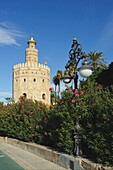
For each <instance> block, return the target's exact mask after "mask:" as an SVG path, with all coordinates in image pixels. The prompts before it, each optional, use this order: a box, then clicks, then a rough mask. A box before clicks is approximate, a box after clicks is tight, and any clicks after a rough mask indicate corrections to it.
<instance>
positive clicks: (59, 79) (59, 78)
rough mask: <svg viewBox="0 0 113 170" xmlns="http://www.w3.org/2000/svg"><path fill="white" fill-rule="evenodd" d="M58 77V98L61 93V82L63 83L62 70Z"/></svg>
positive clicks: (59, 71) (57, 74) (58, 72)
mask: <svg viewBox="0 0 113 170" xmlns="http://www.w3.org/2000/svg"><path fill="white" fill-rule="evenodd" d="M56 77H57V78H58V96H59V93H60V81H61V78H62V70H58V71H57V73H56Z"/></svg>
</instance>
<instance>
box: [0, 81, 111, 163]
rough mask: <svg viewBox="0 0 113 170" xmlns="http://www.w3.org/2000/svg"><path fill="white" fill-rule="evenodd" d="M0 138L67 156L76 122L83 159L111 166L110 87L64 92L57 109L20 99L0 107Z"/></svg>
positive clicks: (94, 85) (90, 86)
mask: <svg viewBox="0 0 113 170" xmlns="http://www.w3.org/2000/svg"><path fill="white" fill-rule="evenodd" d="M0 108H1V109H0V135H1V136H8V137H13V138H17V139H20V140H23V141H29V142H35V143H39V144H43V145H46V146H49V147H51V148H53V149H57V150H59V151H61V152H65V153H69V152H70V151H71V150H72V148H73V144H74V143H73V132H74V131H75V130H76V126H75V124H76V120H79V123H80V133H81V136H82V139H81V147H82V152H83V156H85V157H87V158H89V159H91V160H93V161H95V162H98V163H102V164H105V165H112V166H113V161H112V160H113V131H112V129H113V87H112V86H111V88H110V89H107V88H106V89H105V88H103V87H102V86H101V85H97V84H95V83H90V82H89V83H88V82H87V85H84V86H83V87H82V89H79V90H78V89H75V91H72V90H71V89H68V90H66V91H64V92H63V93H62V97H61V99H59V100H58V101H57V105H56V106H54V105H51V106H49V105H45V104H44V103H42V102H37V101H35V102H33V101H32V100H27V99H23V98H20V101H19V102H18V103H15V104H10V105H7V106H3V104H2V103H0Z"/></svg>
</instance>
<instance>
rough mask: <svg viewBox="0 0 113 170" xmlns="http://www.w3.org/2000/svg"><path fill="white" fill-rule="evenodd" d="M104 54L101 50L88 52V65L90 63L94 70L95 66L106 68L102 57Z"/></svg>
mask: <svg viewBox="0 0 113 170" xmlns="http://www.w3.org/2000/svg"><path fill="white" fill-rule="evenodd" d="M103 56H104V54H103V53H102V52H96V51H94V52H90V53H88V56H87V57H88V60H89V65H91V66H92V67H93V68H94V70H95V69H97V68H101V69H105V68H106V62H105V59H104V58H103Z"/></svg>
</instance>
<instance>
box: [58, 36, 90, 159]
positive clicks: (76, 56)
mask: <svg viewBox="0 0 113 170" xmlns="http://www.w3.org/2000/svg"><path fill="white" fill-rule="evenodd" d="M83 59H84V61H83V63H82V66H81V67H80V68H77V67H78V63H79V62H80V61H81V60H83ZM65 68H66V71H65V72H64V75H63V76H62V78H61V80H63V82H64V83H66V84H68V83H70V82H71V80H74V90H75V89H77V87H78V86H77V84H78V72H79V74H80V76H82V77H83V78H87V77H89V76H90V75H91V74H92V68H91V67H90V66H89V65H88V63H87V61H86V53H84V52H82V45H81V44H79V43H78V41H77V40H76V38H74V39H73V44H72V46H71V50H70V51H69V61H68V62H67V64H66V66H65ZM70 68H72V69H73V71H72V73H71V74H70V72H69V71H70ZM79 129H80V126H79V120H78V119H77V118H76V131H75V133H74V148H73V155H76V156H79V155H80V133H79Z"/></svg>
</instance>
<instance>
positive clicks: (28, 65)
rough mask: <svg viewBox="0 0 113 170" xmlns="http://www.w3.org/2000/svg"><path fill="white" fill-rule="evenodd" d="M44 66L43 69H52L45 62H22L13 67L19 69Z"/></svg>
mask: <svg viewBox="0 0 113 170" xmlns="http://www.w3.org/2000/svg"><path fill="white" fill-rule="evenodd" d="M27 67H30V68H42V69H44V68H45V69H48V70H49V71H50V68H49V67H48V66H46V65H44V64H40V63H39V64H38V63H20V64H15V65H14V67H13V69H18V68H27Z"/></svg>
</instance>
